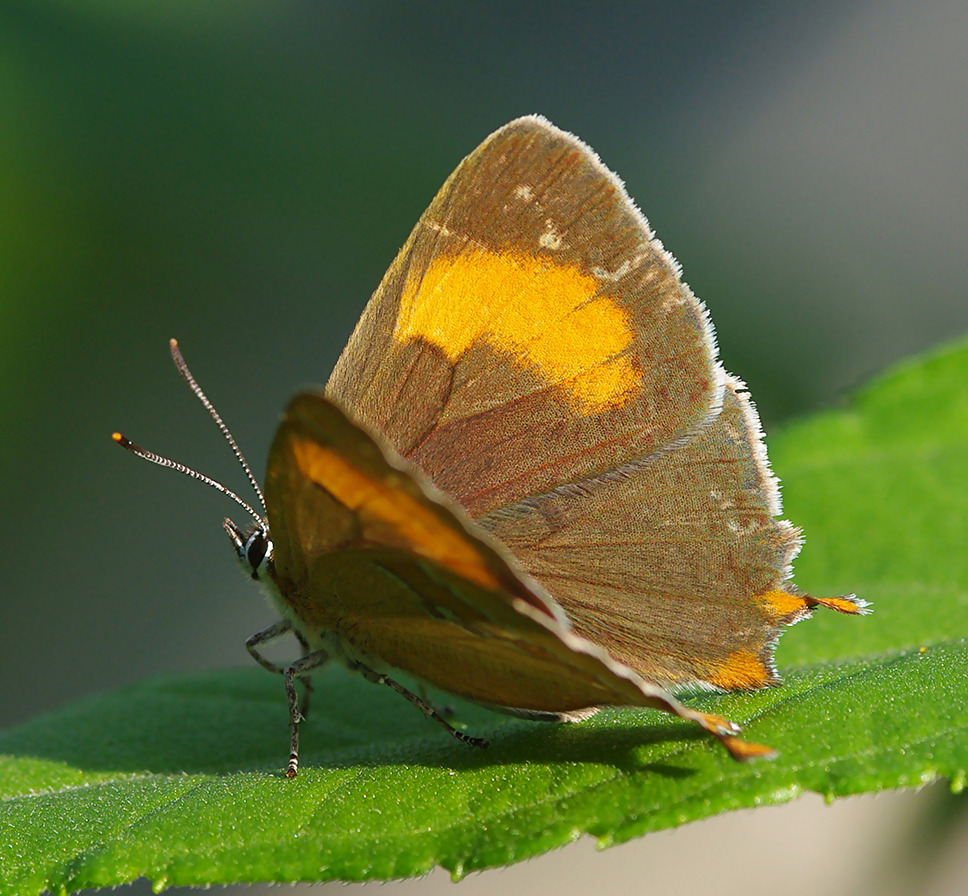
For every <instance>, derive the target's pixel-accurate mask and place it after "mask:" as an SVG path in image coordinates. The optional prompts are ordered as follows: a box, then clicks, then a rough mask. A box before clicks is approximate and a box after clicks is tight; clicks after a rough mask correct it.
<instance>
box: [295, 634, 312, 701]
mask: <svg viewBox="0 0 968 896" xmlns="http://www.w3.org/2000/svg"><path fill="white" fill-rule="evenodd" d="M292 633H293V634H294V635H295V636H296V640H297V641H298V642H299V646H300V647H302V655H303V656H309V654H310V653H312V650H311V649H310V647H309V642H308V641H307V640H306V639H305V638H304V637H303V635H302V633H301V632H297V631H296V630H295V629H293V630H292ZM312 692H313V683H312V680H311V679H309V678H304V679H303V698H302V703H300V704H299V714H300V715H301V716H302V717H303V718H304V719H305V718H306V716H307V714H308V713H309V695H310V694H312Z"/></svg>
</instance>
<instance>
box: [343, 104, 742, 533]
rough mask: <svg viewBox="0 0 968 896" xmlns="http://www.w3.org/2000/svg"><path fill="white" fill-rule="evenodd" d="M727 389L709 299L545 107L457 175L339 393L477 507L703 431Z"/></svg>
mask: <svg viewBox="0 0 968 896" xmlns="http://www.w3.org/2000/svg"><path fill="white" fill-rule="evenodd" d="M722 390H723V373H722V370H721V368H720V366H719V364H718V362H717V361H716V357H715V349H714V343H713V335H712V331H711V328H710V325H709V321H708V317H707V315H706V312H705V309H704V308H703V306H702V305H701V304H700V303H699V302H698V300H696V299H695V297H694V296H693V295H692V293H691V292H690V291H689V289H688V287H687V286H685V284H683V283H682V281H681V280H680V278H679V273H678V267H677V265H676V263H675V261H674V260H673V258H672V257H671V256H670V255H669V254H668V253H667V252H666V251H665V250H664V249H663V248H662V245H661V244H660V243H659V242H658V241H657V240H656V239H655V237H654V235H653V233H652V231H651V229H650V228H649V225H648V223H647V222H646V220H645V219H644V218H643V217H642V215H641V214H640V213H639V211H638V210H637V209H636V208H635V206H634V205H633V203H632V201H631V200H630V199H629V197H628V195H627V194H626V192H625V190H624V188H623V186H622V184H621V182H620V181H619V180H618V178H616V177H615V176H614V175H613V174H612V173H611V172H609V171H608V170H607V169H606V168H605V167H604V166H603V165H602V164H601V163H600V162H599V160H598V158H597V157H596V156H595V154H594V153H593V152H592V151H591V150H590V149H589V148H588V147H587V146H585V145H584V144H583V143H581V142H580V141H579V140H577V139H576V138H575V137H572V136H571V135H569V134H566V133H564V132H563V131H560V130H558V129H557V128H555V127H553V126H552V125H551V124H549V123H548V122H547V121H545V120H544V119H541V118H537V117H530V118H522V119H518V120H517V121H513V122H511V123H510V124H509V125H507V126H506V127H504V128H502V129H501V130H499V131H497V132H496V133H495V134H493V135H492V136H491V137H489V138H488V139H487V140H486V141H485V142H484V143H483V144H481V146H480V147H478V149H476V150H475V151H474V152H473V153H472V154H471V155H470V156H468V157H467V158H466V159H465V160H464V161H463V162H462V163H461V165H460V166H459V167H458V168H457V170H456V171H455V172H454V173H453V174H452V175H451V177H450V178H449V179H448V180H447V182H446V183H445V184H444V186H443V188H442V189H441V190H440V192H439V193H438V194H437V196H436V198H435V199H434V201H433V202H432V203H431V205H430V207H429V208H428V209H427V211H426V212H425V213H424V215H423V217H421V219H420V220H419V222H418V223H417V226H416V227H415V228H414V231H413V233H412V234H411V235H410V238H409V239H408V240H407V243H406V245H405V246H404V247H403V249H402V250H401V251H400V253H399V255H398V256H397V258H396V260H395V261H394V263H393V265H392V266H391V268H390V270H389V271H388V272H387V274H386V276H385V277H384V279H383V282H382V283H381V284H380V286H379V288H378V289H377V291H376V292H375V294H374V295H373V298H372V299H371V300H370V302H369V304H368V305H367V308H366V310H365V312H364V314H363V316H362V318H361V319H360V322H359V324H358V325H357V327H356V330H355V331H354V333H353V335H352V336H351V338H350V340H349V343H348V344H347V346H346V349H345V350H344V351H343V354H342V356H341V357H340V359H339V361H338V363H337V365H336V368H335V369H334V371H333V374H332V376H331V378H330V380H329V383H328V385H327V388H326V394H327V395H328V396H329V397H330V398H332V399H333V400H334V401H336V402H337V403H338V404H340V405H341V406H343V407H345V408H348V409H350V410H351V411H352V414H353V416H354V418H355V419H356V420H358V421H359V422H360V423H362V424H363V425H365V426H366V427H368V428H369V429H370V430H372V431H374V432H379V433H381V435H382V436H383V438H384V439H385V440H386V441H387V442H388V443H389V444H390V445H392V446H393V448H394V449H395V450H396V451H397V452H398V453H400V454H401V455H403V456H404V457H407V458H408V459H409V460H411V461H412V462H413V463H414V464H415V465H417V466H418V467H419V468H420V469H421V470H423V472H424V473H425V474H426V475H427V476H428V477H429V478H430V479H431V480H432V481H433V482H434V483H435V484H436V485H437V486H438V487H439V488H440V489H442V490H443V491H444V492H446V493H447V494H449V495H450V496H451V497H453V498H455V499H457V500H458V501H459V502H460V503H461V504H462V505H463V506H464V507H465V508H466V509H467V510H468V511H469V512H470V513H471V515H473V516H478V515H482V514H484V513H487V512H488V511H490V510H493V509H494V508H496V507H500V506H503V505H506V504H508V503H510V502H513V501H515V500H518V499H520V498H523V497H525V496H527V495H530V494H536V493H540V492H543V491H546V490H549V489H551V488H554V487H555V486H556V485H559V484H560V483H562V482H572V481H576V480H579V479H584V478H587V477H589V476H592V475H595V474H597V473H600V472H603V471H606V470H609V469H613V468H615V467H617V466H620V465H621V464H623V463H626V462H629V461H632V460H635V459H636V458H639V457H642V456H647V455H650V454H652V453H653V452H655V451H657V450H659V449H660V448H662V447H663V446H666V445H668V444H670V443H672V442H675V441H677V440H679V439H681V438H683V437H686V436H688V435H689V434H691V433H693V432H695V431H697V430H698V429H700V428H701V427H702V426H703V424H704V423H705V422H706V421H707V420H708V419H709V418H710V417H711V416H712V415H714V414H715V413H716V411H718V408H719V404H720V400H721V396H722Z"/></svg>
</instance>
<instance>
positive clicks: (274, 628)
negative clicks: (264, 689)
mask: <svg viewBox="0 0 968 896" xmlns="http://www.w3.org/2000/svg"><path fill="white" fill-rule="evenodd" d="M289 632H292V633H293V634H294V635H295V636H296V640H297V641H298V642H299V644H300V646H301V647H302V655H303V656H308V655H309V653H310V649H309V642H308V641H307V640H306V639H305V638H304V637H303V635H302V633H301V632H298V631H296V630H295V629H294V628H293V627H292V624H291V623H290V622H289V621H288V620H287V619H280V620H279V621H278V622H274V623H273V624H272V625H270V626H267V627H266V628H264V629H262V630H261V631H258V632H256V633H255V634H254V635H250V636H249V637H248V638H246V640H245V649H246V650H248V651H249V655H250V656H251V657H252V658H253V659H254V660H255V661H256V662H257V663H258V664H259V665H260V666H262V668H263V669H268V670H269V671H270V672H275V673H277V674H279V675H282V674H283V673H284V672H285V671H286V667H285V666H280V665H278V664H277V663H274V662H272V660H268V659H266V658H265V657H264V656H263V655H262V654H261V653H259V651H258V650H257V649H256V648H257V647H258V646H259V645H260V644H268V643H270V642H271V641H276V640H278V639H279V638H281V637H282V636H283V635H286V634H288V633H289ZM303 688H304V691H303V698H302V703H301V705H300V707H299V714H300V715H301V716H302V717H303V718H306V713H308V712H309V695H310V694H311V693H312V690H313V684H312V682H311V681H310V680H309V679H308V678H307V679H305V680H304V681H303Z"/></svg>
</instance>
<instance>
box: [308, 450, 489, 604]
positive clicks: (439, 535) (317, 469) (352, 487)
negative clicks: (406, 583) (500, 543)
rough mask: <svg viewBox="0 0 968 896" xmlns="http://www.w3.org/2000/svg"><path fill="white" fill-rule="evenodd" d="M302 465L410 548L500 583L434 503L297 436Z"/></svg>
mask: <svg viewBox="0 0 968 896" xmlns="http://www.w3.org/2000/svg"><path fill="white" fill-rule="evenodd" d="M292 452H293V455H294V456H295V458H296V462H297V464H298V465H299V469H300V470H301V471H302V472H303V473H304V474H305V475H306V476H308V477H309V479H310V480H311V481H313V482H316V483H318V484H319V485H320V486H322V487H323V488H324V489H325V490H326V491H327V492H328V493H329V494H330V495H332V496H333V498H335V499H336V500H337V501H339V503H340V504H342V505H343V506H344V507H346V508H348V509H349V510H352V511H353V512H354V513H355V514H356V515H357V516H359V517H360V519H361V522H362V524H363V528H364V530H365V529H366V526H367V523H368V522H369V523H373V522H376V523H378V524H380V525H382V526H383V527H388V528H389V529H390V530H392V532H393V533H394V534H395V535H396V536H397V537H398V538H399V539H400V541H401V542H402V543H403V544H404V545H405V546H406V547H407V548H409V549H410V550H412V551H413V552H414V553H416V554H420V555H421V556H422V557H426V558H427V559H429V560H433V561H434V562H435V563H439V564H440V565H441V566H444V567H446V568H447V569H450V570H452V571H453V572H456V573H457V574H458V575H461V576H463V577H464V578H465V579H468V580H470V581H472V582H476V583H477V584H479V585H482V586H484V587H485V588H492V589H495V590H498V589H500V587H501V586H500V582H499V581H498V580H497V578H496V577H495V576H494V574H493V573H492V572H491V571H490V570H489V569H488V568H487V565H486V563H485V561H484V559H483V558H482V557H481V555H480V554H479V553H478V552H477V550H476V549H475V547H474V545H473V544H472V543H471V542H469V541H468V540H467V539H465V538H463V537H462V536H461V533H460V532H459V531H457V530H455V529H453V528H451V527H450V526H447V525H446V524H444V523H443V522H442V521H441V520H440V519H439V518H438V517H437V516H436V514H435V513H434V512H433V510H432V508H431V507H429V506H427V505H426V504H423V503H422V502H420V501H419V500H417V499H416V498H414V497H413V496H411V495H409V494H407V492H405V491H403V490H401V489H398V488H394V486H393V485H392V484H391V483H388V482H385V481H383V480H380V479H373V478H372V477H370V476H367V474H366V473H365V472H363V471H362V470H361V469H359V467H356V466H354V465H353V464H352V463H351V462H350V461H349V460H347V459H346V458H345V457H343V456H342V455H340V454H338V453H337V452H335V451H333V450H332V449H330V448H327V447H325V446H323V445H320V444H319V443H317V442H314V441H309V440H305V439H294V440H293V442H292Z"/></svg>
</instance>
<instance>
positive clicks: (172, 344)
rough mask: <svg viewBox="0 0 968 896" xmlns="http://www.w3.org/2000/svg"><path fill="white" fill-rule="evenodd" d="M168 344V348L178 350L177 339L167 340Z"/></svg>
mask: <svg viewBox="0 0 968 896" xmlns="http://www.w3.org/2000/svg"><path fill="white" fill-rule="evenodd" d="M168 344H169V345H170V346H171V347H172V348H178V340H177V339H169V340H168Z"/></svg>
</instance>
